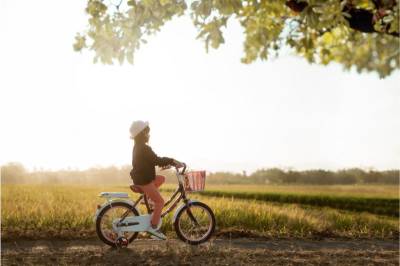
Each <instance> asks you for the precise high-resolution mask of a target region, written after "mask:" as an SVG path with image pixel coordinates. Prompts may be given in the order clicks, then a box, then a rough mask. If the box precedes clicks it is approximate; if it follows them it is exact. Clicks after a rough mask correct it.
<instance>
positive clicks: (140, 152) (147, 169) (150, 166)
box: [129, 120, 183, 239]
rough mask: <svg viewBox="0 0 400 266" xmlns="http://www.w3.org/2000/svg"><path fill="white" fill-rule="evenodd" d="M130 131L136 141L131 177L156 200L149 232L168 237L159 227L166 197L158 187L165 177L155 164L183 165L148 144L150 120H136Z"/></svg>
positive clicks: (166, 165)
mask: <svg viewBox="0 0 400 266" xmlns="http://www.w3.org/2000/svg"><path fill="white" fill-rule="evenodd" d="M129 131H130V134H131V139H134V141H135V145H134V147H133V152H132V170H131V172H130V175H131V178H132V180H133V183H134V184H135V185H136V186H137V187H139V188H140V189H141V190H142V191H143V192H144V193H145V194H146V195H147V197H149V198H150V199H151V200H152V201H153V202H154V210H153V214H152V218H151V228H149V231H148V232H149V233H151V234H152V235H154V236H156V237H158V238H160V239H166V237H165V235H164V234H163V233H162V232H161V231H160V228H159V222H160V217H161V211H162V208H163V207H164V199H163V198H162V196H161V194H160V192H159V191H158V188H159V187H160V186H161V185H162V184H163V183H164V181H165V177H164V176H161V175H156V171H155V166H156V165H157V166H161V167H168V166H170V165H173V166H176V167H182V166H183V165H182V163H180V162H179V161H177V160H175V159H172V158H168V157H158V156H157V154H155V153H154V151H153V150H152V149H151V147H150V146H149V145H147V142H148V141H149V138H150V134H149V132H150V127H149V122H147V121H146V122H144V121H140V120H139V121H134V122H133V123H132V125H131V127H130V130H129Z"/></svg>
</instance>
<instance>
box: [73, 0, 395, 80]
mask: <svg viewBox="0 0 400 266" xmlns="http://www.w3.org/2000/svg"><path fill="white" fill-rule="evenodd" d="M86 12H87V14H88V27H87V29H86V30H85V31H83V32H81V33H78V34H77V35H76V37H75V44H74V49H75V50H76V51H81V50H82V49H90V50H92V51H94V53H95V55H94V62H98V61H100V62H101V63H104V64H113V63H114V62H119V63H121V64H122V63H124V62H125V61H128V62H129V63H133V61H134V54H135V52H136V50H138V49H139V48H140V46H141V45H143V44H145V43H146V37H147V36H149V35H152V34H154V33H156V32H157V31H159V30H160V29H161V28H162V26H163V25H164V24H165V23H166V22H167V21H170V20H171V19H173V18H175V17H179V16H182V15H189V16H190V17H191V19H192V21H193V24H194V26H195V27H196V28H197V30H198V33H199V34H198V36H197V38H198V39H201V40H203V41H204V43H205V48H206V50H208V49H209V47H210V46H211V47H212V48H214V49H217V48H218V47H219V46H220V45H221V44H223V43H224V41H225V40H224V35H223V30H224V29H225V28H226V27H227V25H228V22H229V21H230V20H237V21H238V22H239V23H240V25H241V26H242V27H243V29H244V35H245V40H244V55H243V57H242V59H241V60H242V62H243V63H246V64H249V63H252V62H254V61H255V60H257V59H261V60H266V59H268V58H269V57H270V56H278V55H279V52H280V51H281V50H282V49H281V48H283V47H289V48H291V49H292V51H294V53H296V54H298V55H300V56H302V57H304V58H306V59H307V60H308V62H310V63H319V64H324V65H326V64H329V63H330V62H338V63H340V64H342V65H343V67H344V68H345V69H350V68H352V67H353V66H354V67H355V68H356V69H357V71H358V72H362V71H376V72H377V73H379V75H380V76H381V77H385V76H388V75H390V74H391V73H392V72H393V71H394V70H395V69H398V68H399V65H400V62H399V61H400V58H399V53H400V51H399V45H400V43H399V39H400V38H399V4H398V1H397V0H275V1H268V0H246V1H241V0H195V1H185V0H129V1H125V0H121V2H119V3H116V4H115V3H114V4H113V3H109V2H107V3H106V2H103V1H102V0H89V1H88V3H87V7H86Z"/></svg>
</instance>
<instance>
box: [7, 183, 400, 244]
mask: <svg viewBox="0 0 400 266" xmlns="http://www.w3.org/2000/svg"><path fill="white" fill-rule="evenodd" d="M101 191H126V192H128V191H129V188H128V187H106V186H72V185H67V186H66V185H62V186H61V185H60V186H57V185H3V186H2V195H1V201H2V210H1V214H2V217H1V222H2V237H3V239H7V238H8V239H9V238H19V237H28V238H29V237H31V238H52V237H58V238H88V237H93V236H95V231H94V223H93V220H92V218H93V215H94V213H95V208H96V205H97V204H99V203H102V202H103V200H102V199H100V198H98V197H97V195H98V193H99V192H101ZM130 195H131V196H132V197H133V198H136V197H137V194H135V195H134V194H133V193H132V192H130ZM190 196H191V197H192V198H196V199H199V200H201V201H204V202H205V203H207V204H208V205H209V206H210V207H211V208H212V209H213V210H214V212H215V215H216V219H217V229H218V233H219V234H223V232H228V233H229V232H238V231H239V232H249V233H252V234H253V235H259V236H270V237H316V236H334V237H338V236H339V237H350V238H358V237H367V238H396V237H398V227H399V223H398V219H397V218H391V217H383V216H378V215H373V214H368V213H356V212H348V211H341V210H335V209H331V208H317V207H306V206H301V205H297V204H274V203H264V202H259V201H254V200H253V201H252V200H233V199H231V198H214V197H206V196H201V195H198V194H192V195H190ZM165 197H166V195H165ZM170 219H171V216H167V217H166V220H165V221H164V230H166V231H167V233H168V234H170V235H174V233H173V232H172V226H171V221H170Z"/></svg>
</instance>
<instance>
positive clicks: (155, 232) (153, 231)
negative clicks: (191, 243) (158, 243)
mask: <svg viewBox="0 0 400 266" xmlns="http://www.w3.org/2000/svg"><path fill="white" fill-rule="evenodd" d="M147 233H149V234H150V235H151V238H153V236H155V237H156V239H161V240H166V239H167V237H166V236H165V235H164V234H163V233H162V232H161V230H160V229H153V228H152V227H150V228H149V230H147Z"/></svg>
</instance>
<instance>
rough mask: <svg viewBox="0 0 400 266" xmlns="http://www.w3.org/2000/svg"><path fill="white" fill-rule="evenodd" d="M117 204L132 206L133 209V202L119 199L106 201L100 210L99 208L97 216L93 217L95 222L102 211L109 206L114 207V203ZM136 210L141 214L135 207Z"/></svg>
mask: <svg viewBox="0 0 400 266" xmlns="http://www.w3.org/2000/svg"><path fill="white" fill-rule="evenodd" d="M117 202H123V203H127V204H129V205H131V206H132V207H133V201H131V200H122V199H117V200H110V201H106V202H104V203H103V205H101V206H100V208H97V210H96V213H95V215H94V217H93V221H94V222H95V221H96V219H97V217H98V216H99V214H100V213H101V211H102V210H103V209H104V208H105V207H107V206H108V205H113V204H114V203H117ZM134 208H135V209H136V211H137V212H138V213H140V212H139V210H138V209H137V208H136V207H134Z"/></svg>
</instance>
